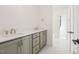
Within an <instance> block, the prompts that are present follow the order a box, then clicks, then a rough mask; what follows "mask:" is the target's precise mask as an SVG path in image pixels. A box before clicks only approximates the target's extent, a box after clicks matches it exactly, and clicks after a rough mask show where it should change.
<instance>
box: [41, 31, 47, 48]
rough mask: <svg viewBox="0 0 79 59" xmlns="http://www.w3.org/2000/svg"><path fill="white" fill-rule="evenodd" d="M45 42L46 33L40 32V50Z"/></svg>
mask: <svg viewBox="0 0 79 59" xmlns="http://www.w3.org/2000/svg"><path fill="white" fill-rule="evenodd" d="M46 42H47V31H42V32H40V48H43V47H44V46H45V45H46Z"/></svg>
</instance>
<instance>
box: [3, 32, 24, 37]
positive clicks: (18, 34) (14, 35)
mask: <svg viewBox="0 0 79 59" xmlns="http://www.w3.org/2000/svg"><path fill="white" fill-rule="evenodd" d="M22 34H23V33H16V34H10V35H2V37H16V36H20V35H22Z"/></svg>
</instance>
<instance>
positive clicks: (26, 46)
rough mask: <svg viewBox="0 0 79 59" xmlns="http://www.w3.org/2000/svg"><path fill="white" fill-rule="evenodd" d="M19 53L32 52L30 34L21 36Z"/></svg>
mask: <svg viewBox="0 0 79 59" xmlns="http://www.w3.org/2000/svg"><path fill="white" fill-rule="evenodd" d="M21 44H22V45H21V46H20V48H21V54H31V53H32V36H31V35H29V36H26V37H23V38H21Z"/></svg>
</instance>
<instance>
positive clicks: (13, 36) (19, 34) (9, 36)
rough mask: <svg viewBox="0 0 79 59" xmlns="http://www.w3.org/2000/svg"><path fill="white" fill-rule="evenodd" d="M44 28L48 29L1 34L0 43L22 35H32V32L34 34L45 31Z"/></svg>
mask: <svg viewBox="0 0 79 59" xmlns="http://www.w3.org/2000/svg"><path fill="white" fill-rule="evenodd" d="M44 30H46V29H40V30H31V31H24V32H21V33H17V34H13V35H8V36H1V35H0V43H2V42H5V41H9V40H13V39H15V38H19V37H22V36H27V35H30V34H33V33H36V32H41V31H44Z"/></svg>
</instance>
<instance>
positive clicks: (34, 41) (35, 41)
mask: <svg viewBox="0 0 79 59" xmlns="http://www.w3.org/2000/svg"><path fill="white" fill-rule="evenodd" d="M37 44H39V37H37V38H35V39H33V47H34V46H36V45H37Z"/></svg>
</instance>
